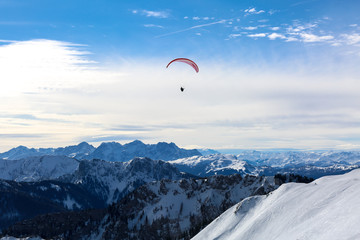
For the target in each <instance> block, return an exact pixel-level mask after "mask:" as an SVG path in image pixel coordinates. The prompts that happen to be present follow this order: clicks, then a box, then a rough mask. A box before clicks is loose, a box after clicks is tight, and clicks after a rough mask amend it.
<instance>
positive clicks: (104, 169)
mask: <svg viewBox="0 0 360 240" xmlns="http://www.w3.org/2000/svg"><path fill="white" fill-rule="evenodd" d="M41 158H44V159H46V160H56V161H55V163H57V164H55V165H51V164H43V165H40V167H39V169H38V170H36V171H35V172H34V173H32V174H31V175H36V176H37V178H36V179H37V181H31V182H15V181H11V180H0V193H1V194H0V203H1V205H2V206H1V207H0V210H1V215H2V216H1V217H0V229H1V228H2V227H4V226H8V225H10V224H11V223H14V222H16V221H18V220H22V219H27V218H30V217H34V216H36V215H39V214H44V213H51V212H62V211H69V210H76V209H77V210H80V209H88V208H104V207H106V206H108V205H109V204H111V203H113V202H118V201H120V200H121V199H122V198H123V197H124V196H126V195H127V194H128V193H130V192H132V191H133V190H135V189H136V188H138V187H140V186H142V185H144V184H146V183H149V182H153V181H160V180H161V179H170V180H179V179H185V178H189V177H190V175H188V174H184V173H181V172H180V171H179V170H178V169H176V168H175V167H174V166H172V165H171V164H169V163H167V162H164V161H160V160H151V159H149V158H134V159H133V160H131V161H129V162H108V161H103V160H98V159H94V160H81V161H78V160H75V159H71V158H67V157H59V156H47V157H30V159H31V160H35V163H39V162H40V159H41ZM36 160H37V161H36ZM58 160H63V161H64V162H61V161H59V162H57V161H58ZM69 160H72V161H73V162H76V163H77V164H78V167H77V168H76V170H75V171H72V172H70V173H66V172H65V173H66V174H63V175H61V176H60V177H58V175H59V174H58V173H59V171H52V173H54V175H53V176H49V175H48V173H46V177H39V173H41V172H46V169H50V170H51V169H53V168H45V169H42V167H44V166H46V167H48V166H52V167H53V166H54V168H56V166H58V165H59V164H60V165H63V164H66V163H68V161H69ZM4 161H14V162H15V163H16V164H18V162H17V161H18V160H4ZM43 162H44V161H43ZM73 162H71V161H70V163H73ZM62 163H63V164H62ZM33 165H35V166H36V165H37V164H33ZM31 169H32V168H30V169H28V170H26V171H24V172H25V173H27V172H29V173H31ZM71 169H72V167H71ZM20 171H22V169H20ZM7 175H12V174H7ZM13 178H15V179H12V180H19V179H20V180H21V179H26V180H28V179H30V178H29V177H24V176H21V177H18V176H17V175H16V176H13ZM31 179H35V178H31ZM44 179H46V180H44ZM33 206H35V207H34V208H33Z"/></svg>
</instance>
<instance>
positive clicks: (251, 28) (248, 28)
mask: <svg viewBox="0 0 360 240" xmlns="http://www.w3.org/2000/svg"><path fill="white" fill-rule="evenodd" d="M243 29H245V30H250V31H252V30H256V29H258V27H243Z"/></svg>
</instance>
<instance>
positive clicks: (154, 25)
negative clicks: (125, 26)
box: [144, 24, 164, 28]
mask: <svg viewBox="0 0 360 240" xmlns="http://www.w3.org/2000/svg"><path fill="white" fill-rule="evenodd" d="M144 27H147V28H164V27H163V26H161V25H156V24H144Z"/></svg>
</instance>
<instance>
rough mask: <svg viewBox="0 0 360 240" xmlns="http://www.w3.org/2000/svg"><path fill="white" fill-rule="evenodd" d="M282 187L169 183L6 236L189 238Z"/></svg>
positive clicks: (221, 180) (236, 179)
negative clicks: (233, 208) (242, 203)
mask: <svg viewBox="0 0 360 240" xmlns="http://www.w3.org/2000/svg"><path fill="white" fill-rule="evenodd" d="M277 187H278V185H277V184H276V183H275V179H274V178H273V177H255V176H246V177H241V176H240V175H238V174H235V175H231V176H212V177H208V178H204V179H181V180H167V179H163V180H161V181H156V182H151V183H147V184H145V185H143V186H141V187H139V188H137V189H136V190H134V191H133V192H131V193H129V194H128V195H127V196H125V197H124V198H123V199H121V200H120V201H119V202H118V203H114V204H112V205H110V206H109V207H108V208H106V209H103V210H101V211H100V210H85V211H81V212H64V213H56V214H47V215H42V216H38V217H35V218H33V219H29V220H25V221H23V222H21V223H18V224H15V225H13V226H11V227H10V228H8V229H7V230H5V231H4V234H8V235H11V236H16V237H25V236H41V237H43V238H45V239H49V238H59V237H65V238H66V239H169V238H171V239H180V238H185V239H189V238H190V237H191V236H193V235H194V234H195V233H197V232H198V231H199V230H200V229H201V228H204V227H205V226H206V224H208V223H209V222H211V221H212V220H213V219H214V218H216V217H217V216H219V215H220V214H221V213H222V212H224V211H225V210H226V209H228V208H229V207H231V206H232V205H233V204H235V203H237V202H239V201H240V200H242V199H244V198H246V197H248V196H253V195H257V194H266V193H269V192H270V191H272V190H274V189H276V188H277ZM80 223H81V224H80ZM84 223H86V224H85V225H84ZM38 225H41V226H42V227H41V229H40V228H38V227H36V226H38Z"/></svg>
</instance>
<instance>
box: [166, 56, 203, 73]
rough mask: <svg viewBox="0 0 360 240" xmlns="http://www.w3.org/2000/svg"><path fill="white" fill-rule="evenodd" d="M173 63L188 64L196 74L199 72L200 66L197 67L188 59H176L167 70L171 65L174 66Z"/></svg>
mask: <svg viewBox="0 0 360 240" xmlns="http://www.w3.org/2000/svg"><path fill="white" fill-rule="evenodd" d="M173 62H183V63H187V64H189V65H190V66H191V67H192V68H193V69H194V70H195V71H196V72H199V67H198V65H196V63H195V62H194V61H192V60H190V59H188V58H176V59H174V60H172V61H171V62H169V63H168V65H167V66H166V68H168V67H169V66H170V64H172V63H173Z"/></svg>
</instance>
